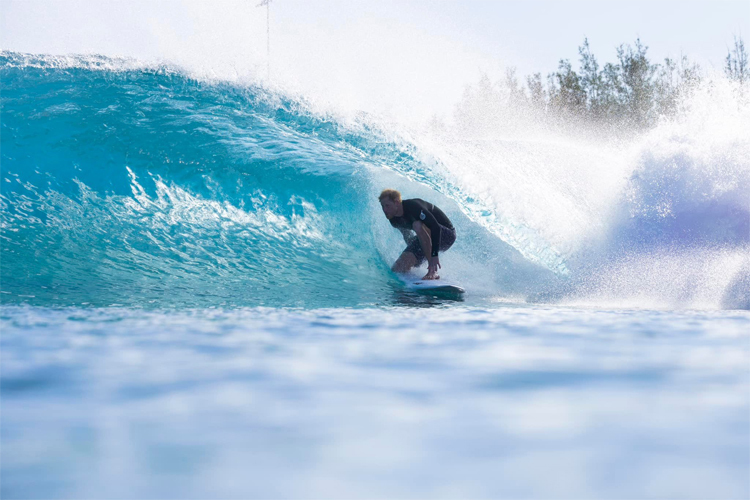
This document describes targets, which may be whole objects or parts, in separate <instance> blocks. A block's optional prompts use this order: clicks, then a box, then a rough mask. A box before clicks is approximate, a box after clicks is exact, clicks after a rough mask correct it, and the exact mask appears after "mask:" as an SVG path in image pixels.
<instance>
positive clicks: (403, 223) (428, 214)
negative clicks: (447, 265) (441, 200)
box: [391, 198, 453, 257]
mask: <svg viewBox="0 0 750 500" xmlns="http://www.w3.org/2000/svg"><path fill="white" fill-rule="evenodd" d="M402 205H403V207H404V215H402V216H401V217H393V218H391V226H393V227H395V228H397V229H401V232H402V233H403V232H404V230H405V229H407V230H412V224H413V223H414V222H415V221H420V222H423V223H424V224H425V225H426V226H427V227H429V228H430V237H431V238H432V256H433V257H437V254H438V250H439V249H440V226H445V227H447V228H448V229H453V223H452V222H451V221H450V219H449V218H448V217H447V216H446V215H445V214H444V213H443V211H442V210H440V209H439V208H438V207H436V206H435V205H433V204H432V203H427V202H426V201H424V200H421V199H419V198H412V199H411V200H404V201H403V202H402ZM404 239H406V235H405V234H404Z"/></svg>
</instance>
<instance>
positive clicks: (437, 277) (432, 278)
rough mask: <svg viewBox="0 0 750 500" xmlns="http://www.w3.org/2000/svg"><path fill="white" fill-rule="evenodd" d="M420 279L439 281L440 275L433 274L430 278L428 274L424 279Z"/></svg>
mask: <svg viewBox="0 0 750 500" xmlns="http://www.w3.org/2000/svg"><path fill="white" fill-rule="evenodd" d="M422 279H423V280H439V279H440V275H439V274H433V275H432V276H430V273H427V274H425V275H424V277H423V278H422Z"/></svg>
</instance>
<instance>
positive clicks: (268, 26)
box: [256, 0, 272, 81]
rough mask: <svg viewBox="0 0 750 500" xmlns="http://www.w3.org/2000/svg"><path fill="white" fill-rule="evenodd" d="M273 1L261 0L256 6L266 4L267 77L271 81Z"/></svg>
mask: <svg viewBox="0 0 750 500" xmlns="http://www.w3.org/2000/svg"><path fill="white" fill-rule="evenodd" d="M271 2H272V0H261V2H260V3H259V4H258V5H256V7H263V6H264V5H265V6H266V77H267V78H268V80H269V81H271Z"/></svg>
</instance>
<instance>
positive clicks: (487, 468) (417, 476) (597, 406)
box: [0, 52, 750, 498]
mask: <svg viewBox="0 0 750 500" xmlns="http://www.w3.org/2000/svg"><path fill="white" fill-rule="evenodd" d="M0 76H2V79H1V81H2V96H1V99H2V116H1V118H2V120H1V122H2V133H1V135H0V140H1V145H0V146H1V147H0V153H1V155H2V158H1V159H2V165H1V167H2V176H1V178H0V186H1V188H0V196H1V197H0V203H1V205H0V208H1V211H0V224H1V226H0V227H2V233H1V240H0V250H1V251H2V253H1V254H0V257H1V259H0V276H1V280H0V292H1V293H0V302H1V304H2V306H1V307H2V311H1V313H0V327H1V328H2V335H1V336H0V347H1V348H2V350H1V352H0V359H1V361H2V368H1V369H2V372H1V374H0V375H1V380H2V388H1V392H0V396H1V397H2V413H1V414H0V415H1V416H0V418H1V424H2V425H1V426H0V439H1V441H2V443H1V444H2V446H1V447H0V453H1V454H2V456H1V458H2V465H1V466H0V475H1V478H0V479H1V480H2V481H1V486H0V488H1V490H0V495H1V496H2V497H3V498H190V497H192V498H207V497H212V498H271V497H274V498H275V497H283V498H299V497H326V498H332V497H336V498H354V497H370V498H372V497H378V498H382V497H420V498H423V497H426V496H430V497H461V498H466V497H472V498H485V497H488V498H490V497H491V498H497V497H507V498H667V497H669V498H748V497H749V496H750V489H749V486H748V485H749V484H750V475H749V474H750V473H749V472H748V471H749V470H750V446H748V442H749V439H750V372H749V371H748V366H750V334H749V333H748V332H750V328H749V327H750V313H749V312H748V309H750V260H748V259H749V257H748V255H750V253H749V252H748V248H749V247H748V245H750V204H749V203H748V201H747V198H746V192H747V191H746V188H748V186H750V168H748V163H747V157H748V156H747V155H745V152H746V151H748V150H750V149H748V141H747V139H745V140H744V142H743V141H742V140H741V137H740V139H737V138H736V137H738V136H731V137H734V138H733V139H732V140H725V139H726V137H729V136H730V135H728V134H726V133H724V134H713V135H711V134H707V133H705V130H701V129H694V128H692V127H693V125H692V124H691V123H692V122H690V121H685V122H684V123H678V124H677V125H673V126H672V127H674V130H673V129H670V128H669V127H667V128H666V129H659V130H657V131H656V132H655V133H654V135H652V136H649V137H647V138H646V139H643V140H642V141H641V142H640V143H638V144H637V147H635V148H634V150H635V151H636V153H634V154H631V156H630V157H632V158H635V160H633V161H634V167H633V169H632V171H631V172H630V173H629V174H628V175H627V176H622V175H620V174H619V173H618V174H617V175H615V177H618V178H620V177H622V178H623V179H624V180H623V181H622V184H624V187H623V188H622V190H621V191H619V192H617V194H616V195H613V196H612V197H611V199H604V201H602V199H603V198H604V197H603V196H599V197H598V198H597V197H596V196H595V194H597V193H602V192H604V191H605V190H604V188H603V187H602V186H603V185H604V184H601V185H596V184H591V185H588V184H586V183H582V184H580V185H578V184H565V183H566V182H569V181H570V179H569V177H570V176H564V177H560V178H559V179H549V178H545V177H543V176H540V175H539V174H538V172H535V171H534V169H535V168H536V167H537V166H538V165H539V163H540V160H539V159H540V158H546V159H550V158H557V157H564V158H575V159H576V160H575V161H576V162H579V161H580V162H584V163H585V161H586V157H589V156H591V157H595V158H596V162H601V161H603V160H602V159H604V160H606V161H611V162H612V165H615V162H616V161H619V160H617V159H616V158H615V156H616V155H614V156H613V155H612V154H611V153H610V152H609V150H608V149H607V148H605V147H603V146H602V147H600V148H598V149H597V147H593V146H591V145H590V144H588V145H586V147H583V146H582V145H580V144H576V145H574V146H575V147H572V146H571V145H570V144H566V145H560V143H559V142H551V143H545V142H542V141H541V140H540V139H539V138H537V137H529V138H526V139H524V140H517V141H515V140H503V141H496V142H491V141H486V140H485V141H483V142H476V143H467V142H466V141H464V142H460V143H459V141H453V142H452V141H448V140H445V141H442V142H441V143H440V147H432V148H431V147H430V145H429V141H424V140H422V139H420V138H412V139H411V140H407V139H405V138H404V136H403V135H402V134H399V133H397V132H396V131H394V130H389V129H388V128H387V127H386V126H384V125H382V124H380V125H376V124H375V123H374V122H373V121H368V119H366V117H365V118H363V119H361V120H355V121H354V122H350V121H345V120H342V119H340V118H339V117H336V116H333V115H326V114H321V113H320V112H314V111H312V108H313V107H312V106H310V105H309V103H306V102H305V101H304V99H300V98H292V97H289V96H285V95H284V94H282V93H280V92H270V91H268V90H266V89H264V88H261V87H256V86H252V85H246V86H240V85H228V84H225V83H217V82H207V81H200V80H196V79H193V78H191V77H189V76H188V75H186V74H185V73H184V72H181V71H177V70H175V69H172V68H169V67H164V66H158V67H149V66H146V65H142V64H138V63H136V62H132V61H121V60H113V59H107V58H103V57H94V56H90V57H81V58H76V57H67V58H55V57H48V56H30V55H24V54H16V53H8V52H4V53H3V54H2V56H0ZM729 107H731V106H729ZM742 116H744V115H742ZM742 116H740V118H742ZM742 119H744V118H742ZM705 121H706V120H704V122H705ZM740 121H741V120H740ZM720 122H721V123H724V122H726V120H725V121H721V120H720ZM732 123H734V122H732ZM670 126H671V125H670ZM532 139H533V140H532ZM466 151H470V156H466V154H467V153H466ZM629 151H630V150H629ZM498 152H499V153H498ZM493 154H500V155H501V156H502V158H503V161H504V163H502V165H501V166H502V168H500V167H498V166H497V165H495V164H484V163H481V162H480V161H479V160H478V159H482V158H485V159H486V158H490V157H491V156H492V155H493ZM629 154H630V153H629ZM511 160H512V161H511ZM545 161H546V160H545ZM571 161H572V160H571ZM592 161H593V160H592ZM606 161H605V163H606ZM472 162H474V163H472ZM480 163H481V164H480ZM490 163H491V162H490ZM488 165H489V166H488ZM564 166H565V167H566V168H573V167H574V166H573V165H572V164H571V165H564ZM490 167H492V168H490ZM552 167H554V165H551V167H550V168H552ZM612 168H613V169H614V166H613V167H612ZM477 172H484V174H483V175H485V177H482V178H481V179H479V180H478V179H477V178H476V173H477ZM550 175H551V174H550ZM597 175H598V174H597ZM591 178H592V179H593V178H595V177H591ZM596 178H598V177H596ZM508 179H511V180H512V182H511V181H508ZM506 182H510V183H511V184H512V186H513V188H514V189H512V190H510V191H508V192H506V193H505V194H504V195H503V196H501V195H499V194H498V193H497V190H499V189H500V187H502V186H505V184H504V183H506ZM618 182H620V181H618ZM554 185H558V186H564V188H560V189H559V190H558V189H555V188H553V186H554ZM606 185H607V186H610V185H617V186H619V185H620V184H617V183H616V182H611V183H609V184H606ZM482 186H484V187H486V188H487V189H483V188H482ZM498 186H500V187H498ZM384 187H396V188H398V189H401V190H402V192H404V193H405V194H407V195H408V196H418V197H421V198H425V199H428V200H430V201H433V202H435V203H436V204H438V205H439V206H440V207H441V208H442V209H443V210H444V211H445V212H446V213H447V214H448V216H449V217H450V218H451V219H452V220H453V221H454V223H455V225H456V227H457V231H458V240H457V243H456V245H455V246H454V247H453V248H452V249H451V250H450V251H449V252H446V253H445V254H444V255H442V256H441V262H442V263H443V265H444V269H443V270H442V274H443V277H444V278H446V279H450V280H455V281H458V282H459V283H460V284H461V285H462V286H463V287H464V288H466V289H467V293H466V295H465V297H463V298H462V299H461V300H445V299H440V298H435V297H429V296H424V295H418V294H414V293H411V292H408V291H406V290H404V288H403V286H402V284H401V283H400V281H398V280H397V279H396V278H395V277H394V276H393V275H392V274H391V273H390V271H389V266H390V263H391V262H392V261H393V260H394V259H395V258H396V256H397V255H398V253H399V252H400V250H401V248H402V247H403V242H402V241H401V239H400V236H399V235H398V234H397V233H396V232H395V231H393V230H392V228H390V226H389V225H388V224H387V222H386V221H385V220H384V218H383V216H382V213H381V212H380V208H379V206H378V204H377V201H376V200H377V194H378V193H379V191H380V190H381V189H382V188H384ZM607 189H609V187H608V188H607ZM525 193H527V194H525ZM565 193H567V194H568V195H570V197H571V200H573V201H576V202H577V201H578V200H579V198H582V199H585V200H586V201H585V203H583V202H582V203H580V205H581V206H586V207H588V208H589V209H590V212H591V213H597V214H598V213H601V217H602V218H601V220H597V221H596V223H595V224H590V223H589V222H587V220H586V218H585V217H584V215H585V214H584V213H583V212H581V213H577V214H576V216H575V217H573V216H571V217H570V227H565V226H564V225H562V224H561V223H560V222H559V220H558V219H556V218H555V217H556V214H558V213H559V212H561V210H562V207H568V206H572V205H574V204H575V203H573V201H570V200H566V199H565V197H564V196H563V194H565ZM587 193H588V194H587ZM524 196H526V197H524ZM507 199H511V200H512V202H513V205H514V207H518V209H517V210H507V211H505V210H503V207H506V206H507V205H504V203H506V201H507ZM597 203H598V204H597ZM605 205H606V207H607V208H606V210H604V209H601V210H600V209H599V208H598V207H600V206H605ZM534 207H538V210H539V211H541V212H544V213H545V214H546V215H544V216H538V217H537V216H533V214H531V215H530V212H528V213H526V212H524V210H532V209H534ZM545 211H546V212H545ZM589 226H591V227H596V228H597V237H596V238H591V237H589V236H586V237H583V236H581V237H577V239H575V238H574V236H571V235H576V234H578V233H577V231H578V229H577V228H579V227H589ZM394 233H396V234H394Z"/></svg>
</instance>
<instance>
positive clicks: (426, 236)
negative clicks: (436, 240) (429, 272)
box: [411, 221, 432, 255]
mask: <svg viewBox="0 0 750 500" xmlns="http://www.w3.org/2000/svg"><path fill="white" fill-rule="evenodd" d="M411 227H412V228H414V232H415V233H417V238H419V244H420V245H422V252H424V254H425V255H432V238H431V234H430V228H429V227H427V226H426V225H425V224H423V223H421V222H419V221H414V224H412V225H411Z"/></svg>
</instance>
